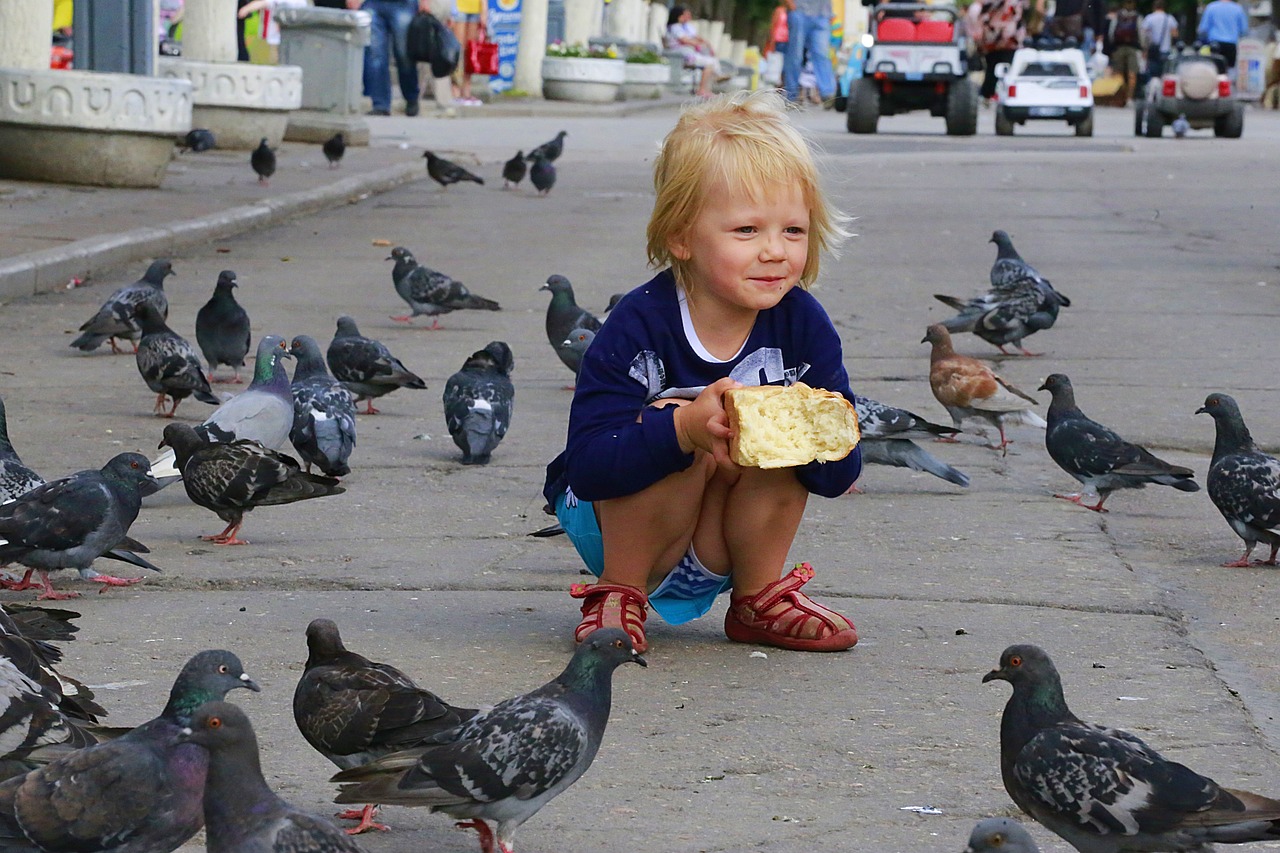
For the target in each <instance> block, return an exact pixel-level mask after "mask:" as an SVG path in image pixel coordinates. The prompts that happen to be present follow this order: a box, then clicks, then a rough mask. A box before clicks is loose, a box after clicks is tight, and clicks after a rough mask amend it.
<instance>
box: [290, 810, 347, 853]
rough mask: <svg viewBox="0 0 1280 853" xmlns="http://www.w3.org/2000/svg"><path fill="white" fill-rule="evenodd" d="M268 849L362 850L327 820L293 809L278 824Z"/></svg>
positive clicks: (304, 852) (308, 852) (310, 852)
mask: <svg viewBox="0 0 1280 853" xmlns="http://www.w3.org/2000/svg"><path fill="white" fill-rule="evenodd" d="M270 849H271V850H273V851H274V853H364V851H363V848H361V847H360V845H358V844H356V843H355V841H353V840H352V839H351V838H350V837H348V836H347V835H346V833H344V832H343V831H342V830H340V829H338V828H337V827H336V826H334V825H333V824H331V823H329V822H328V821H327V820H323V819H321V818H318V817H315V816H313V815H309V814H305V813H304V812H300V811H296V810H293V809H290V810H289V812H288V813H287V814H286V815H285V816H284V818H283V819H282V820H281V821H280V823H279V824H278V826H277V829H276V832H275V839H274V842H273V844H272V846H271V848H270Z"/></svg>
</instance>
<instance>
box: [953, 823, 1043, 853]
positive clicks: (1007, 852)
mask: <svg viewBox="0 0 1280 853" xmlns="http://www.w3.org/2000/svg"><path fill="white" fill-rule="evenodd" d="M964 853H1040V848H1039V847H1038V846H1036V842H1035V839H1034V838H1032V837H1031V833H1029V832H1027V829H1026V827H1024V826H1023V825H1022V824H1020V823H1018V822H1017V821H1016V820H1010V819H1009V818H1007V817H989V818H987V819H986V820H980V821H978V824H977V825H976V826H975V827H974V828H973V831H972V832H970V833H969V846H968V847H966V848H964Z"/></svg>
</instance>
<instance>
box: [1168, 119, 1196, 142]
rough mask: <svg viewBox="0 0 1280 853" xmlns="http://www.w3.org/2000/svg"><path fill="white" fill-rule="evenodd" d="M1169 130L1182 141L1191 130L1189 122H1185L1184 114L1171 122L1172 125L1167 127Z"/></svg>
mask: <svg viewBox="0 0 1280 853" xmlns="http://www.w3.org/2000/svg"><path fill="white" fill-rule="evenodd" d="M1169 129H1170V130H1172V131H1173V135H1174V136H1175V137H1176V138H1178V139H1182V138H1184V137H1185V136H1186V135H1187V131H1189V130H1191V122H1189V121H1187V117H1186V115H1185V114H1183V115H1179V116H1178V117H1177V118H1175V119H1174V120H1173V124H1171V125H1169Z"/></svg>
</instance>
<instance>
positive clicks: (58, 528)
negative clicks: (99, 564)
mask: <svg viewBox="0 0 1280 853" xmlns="http://www.w3.org/2000/svg"><path fill="white" fill-rule="evenodd" d="M110 510H111V498H110V491H109V490H108V488H107V486H106V484H105V483H102V482H100V481H97V482H95V481H91V480H90V481H86V480H84V479H82V478H80V477H76V476H72V477H66V478H64V479H61V480H54V481H53V482H52V483H46V484H45V485H43V486H41V487H39V488H38V489H33V490H32V491H30V492H27V494H25V495H23V496H22V497H20V498H19V499H18V500H16V501H13V502H12V503H8V504H5V505H4V506H3V507H0V539H3V540H5V542H4V544H0V560H5V559H9V558H8V557H6V556H5V554H6V552H8V551H10V549H19V550H29V549H47V550H51V551H63V550H66V549H68V548H74V547H76V546H77V545H81V544H83V543H84V541H85V539H86V538H87V537H88V536H90V535H91V534H92V533H93V532H94V531H95V530H97V529H98V527H99V526H100V525H101V524H102V523H103V520H104V519H105V518H106V516H107V514H108V513H109V512H110Z"/></svg>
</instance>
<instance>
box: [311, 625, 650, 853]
mask: <svg viewBox="0 0 1280 853" xmlns="http://www.w3.org/2000/svg"><path fill="white" fill-rule="evenodd" d="M624 663H638V664H640V665H641V666H648V664H647V663H646V662H645V659H644V657H642V656H641V655H640V654H639V653H638V652H636V651H635V650H634V649H633V648H632V645H631V639H630V638H629V637H628V636H627V635H626V632H624V631H622V630H620V629H617V628H601V629H599V630H597V631H594V632H592V633H591V634H590V635H588V636H587V637H586V639H585V640H583V642H582V643H581V644H580V645H579V646H578V648H577V650H576V651H575V652H574V654H573V659H572V660H571V661H569V665H568V667H566V668H565V670H564V672H562V673H561V674H560V675H559V676H557V677H556V679H555V680H554V681H551V682H550V683H548V684H546V685H544V686H543V687H540V688H538V689H537V690H535V691H533V692H532V693H528V694H525V695H523V696H517V697H515V698H513V699H507V700H506V701H504V702H499V703H498V704H497V705H495V706H494V707H493V708H492V709H490V710H488V711H483V712H481V713H479V714H477V715H476V716H474V717H472V718H471V719H470V720H468V721H467V722H465V723H463V724H462V725H461V726H459V727H457V728H455V729H452V730H450V731H448V732H444V733H441V734H440V735H438V736H437V737H436V738H435V741H436V742H437V744H438V745H435V746H424V747H419V748H417V749H412V750H406V751H403V752H399V753H393V754H391V755H388V756H386V757H384V758H380V759H377V760H376V761H371V762H369V763H368V764H365V765H363V766H360V767H354V768H352V769H350V770H343V771H342V772H340V773H338V774H337V775H335V776H334V777H333V781H334V782H338V783H341V784H342V788H341V790H340V791H339V793H338V796H337V798H336V801H337V802H339V803H365V802H377V803H393V804H398V805H405V806H426V807H427V808H428V809H430V810H431V811H433V812H436V811H439V812H444V813H445V814H447V815H449V816H450V817H453V818H458V819H460V820H463V823H460V824H459V825H460V826H467V827H471V828H473V829H475V830H476V832H478V833H479V835H480V847H481V850H482V851H493V850H494V843H495V842H496V843H497V850H500V851H502V853H512V850H513V847H512V844H513V838H514V836H515V832H516V830H517V829H518V828H519V827H520V825H521V824H522V823H524V822H525V821H526V820H528V819H529V818H531V817H533V816H534V815H535V814H536V813H537V812H538V811H539V810H540V809H541V808H542V807H543V806H544V805H546V804H547V802H548V801H549V800H551V798H552V797H555V796H556V795H557V794H559V793H561V792H562V791H564V790H565V789H566V788H568V787H569V786H570V785H572V784H573V783H574V782H576V781H578V779H579V777H581V776H582V774H583V773H585V772H586V771H587V768H588V767H590V766H591V762H592V761H593V760H594V759H595V757H596V751H597V750H598V749H599V748H600V741H601V739H602V738H603V737H604V730H605V725H606V724H607V723H608V721H609V706H610V697H611V686H612V678H613V671H614V670H615V669H617V668H618V667H619V666H620V665H622V664H624ZM488 821H492V822H494V823H496V824H497V830H496V832H495V831H494V830H493V829H491V828H490V827H489V825H488Z"/></svg>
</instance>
